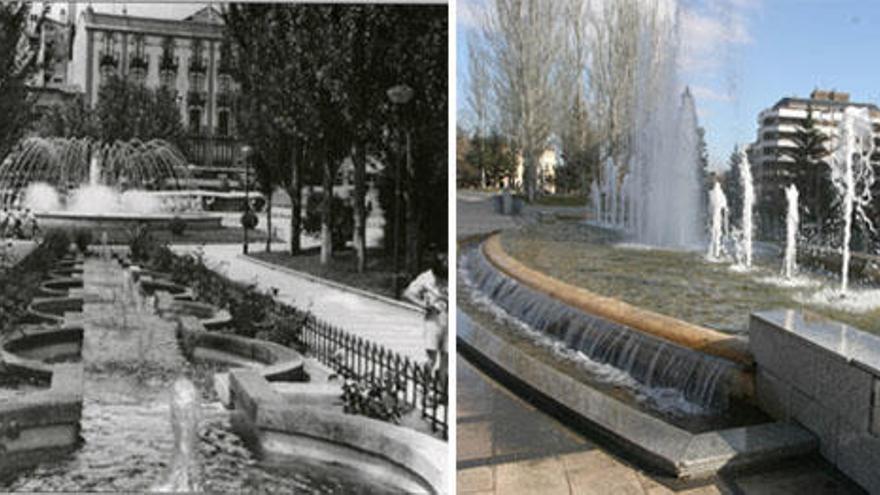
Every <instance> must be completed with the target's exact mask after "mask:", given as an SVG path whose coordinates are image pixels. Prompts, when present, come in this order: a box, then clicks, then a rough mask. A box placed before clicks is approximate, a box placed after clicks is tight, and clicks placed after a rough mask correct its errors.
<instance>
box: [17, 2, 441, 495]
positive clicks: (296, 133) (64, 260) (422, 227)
mask: <svg viewBox="0 0 880 495" xmlns="http://www.w3.org/2000/svg"><path fill="white" fill-rule="evenodd" d="M449 9H450V6H449V5H447V4H446V3H440V2H438V3H434V4H431V3H423V2H419V3H412V4H408V3H405V2H400V3H375V4H370V3H352V2H344V3H288V2H277V3H257V2H242V3H228V2H199V3H187V2H165V3H161V2H156V3H126V2H113V3H102V2H27V1H12V2H3V3H2V4H0V491H2V492H124V493H143V492H175V493H179V492H188V493H192V492H204V493H223V492H231V493H304V494H347V493H366V494H385V493H428V494H439V493H450V492H453V491H454V489H452V488H450V487H448V486H447V477H448V474H447V473H448V472H449V469H450V468H449V465H450V459H451V457H450V443H449V437H450V435H451V433H452V431H454V430H452V429H451V427H450V422H452V421H454V417H455V415H454V412H453V413H450V411H449V408H450V395H451V394H450V385H451V383H450V382H451V380H450V378H449V373H448V371H449V357H448V356H449V354H450V352H449V346H450V343H449V339H448V338H447V331H448V327H449V325H448V313H449V306H448V304H449V303H448V296H447V288H448V279H449V276H448V268H447V263H448V258H449V256H448V254H449V253H448V250H449V242H448V224H449V218H450V217H449V212H448V197H449V187H448V184H449V183H450V180H451V178H450V166H449V163H450V155H451V150H450V148H449V143H450V141H451V139H449V135H450V133H449V119H450V112H449V106H448V105H449V78H450V73H449V67H448V66H449V53H450V43H449V35H448V33H449V22H448V17H449ZM453 426H454V425H453Z"/></svg>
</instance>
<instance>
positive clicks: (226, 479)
mask: <svg viewBox="0 0 880 495" xmlns="http://www.w3.org/2000/svg"><path fill="white" fill-rule="evenodd" d="M83 271H84V273H83V279H84V284H83V287H84V291H85V292H86V293H87V294H89V297H88V298H87V302H86V303H85V304H84V305H83V314H82V320H81V322H82V325H83V327H84V330H85V331H84V342H83V351H82V352H83V356H82V360H83V361H84V363H85V387H84V390H85V397H84V402H83V413H82V421H81V425H82V430H81V433H80V434H81V437H82V439H83V443H82V445H80V446H79V448H77V449H76V450H75V451H73V452H71V453H70V454H67V455H65V456H64V457H62V458H60V459H59V458H51V459H49V458H47V461H46V462H45V463H43V464H40V465H38V466H36V467H34V468H31V469H26V470H23V471H20V472H18V473H17V474H16V475H15V477H13V478H11V479H7V480H3V482H2V484H0V489H2V490H3V491H36V492H51V491H65V492H82V491H89V492H90V491H107V492H146V491H148V490H150V491H152V490H154V489H157V488H163V487H162V486H158V485H157V483H160V482H162V481H166V480H169V479H168V474H169V472H175V473H176V472H179V471H176V470H175V469H174V468H175V467H179V466H181V465H188V467H190V468H193V467H197V471H198V475H199V476H200V477H201V488H202V489H203V490H204V491H206V492H208V493H216V492H246V493H249V492H268V493H312V494H323V493H353V492H358V493H377V494H378V493H388V492H389V491H392V492H393V491H394V490H395V488H394V487H389V486H388V485H387V484H386V483H387V481H386V480H380V479H377V478H374V477H373V475H372V474H369V473H362V472H358V471H355V470H353V469H351V468H349V467H340V466H333V465H321V466H318V467H316V466H315V465H314V464H312V465H305V464H303V463H300V462H286V463H280V462H278V460H277V459H276V460H273V461H266V462H264V461H262V460H261V459H259V458H258V457H256V456H255V455H253V454H252V453H251V451H250V450H249V448H248V447H247V446H246V445H245V443H244V442H243V441H242V440H241V439H239V437H238V436H237V435H236V433H234V429H233V427H232V424H231V421H232V418H231V413H230V411H228V410H226V408H225V407H223V406H222V405H221V404H220V402H219V401H218V400H217V398H216V396H215V393H214V391H213V389H212V387H211V386H210V382H211V378H212V376H213V374H214V373H215V372H217V371H222V368H218V367H214V366H211V365H207V364H192V363H190V362H188V361H187V360H186V359H185V358H184V357H183V355H182V354H181V352H180V350H179V346H178V342H177V337H176V334H175V331H176V325H175V323H174V322H172V321H170V320H166V319H164V318H163V317H161V316H160V315H158V314H157V313H156V312H155V311H154V310H153V308H152V307H151V305H144V304H141V302H140V300H139V299H138V297H136V296H135V293H136V292H137V291H136V290H135V291H134V293H133V292H132V291H131V290H127V289H126V287H127V286H128V285H129V281H130V278H129V277H128V276H127V275H126V272H124V271H122V270H121V269H120V267H119V266H118V265H117V264H115V262H110V261H106V260H101V259H99V258H89V259H88V260H87V261H86V263H85V266H84V270H83ZM182 377H183V378H182ZM186 379H188V380H189V381H191V382H193V383H194V384H195V385H196V386H195V388H192V386H191V384H187V381H186ZM172 415H173V416H174V418H175V419H174V420H173V421H169V417H171V416H172ZM196 418H198V421H195V420H196ZM194 424H197V427H194ZM175 429H177V430H178V431H177V432H175ZM189 473H190V474H192V470H190V471H189ZM177 479H179V478H177ZM193 480H194V481H197V482H198V480H197V479H193ZM169 481H170V480H169ZM188 484H189V486H196V485H193V484H191V483H188ZM168 486H170V487H171V488H175V487H176V488H177V489H176V490H174V491H180V486H181V485H180V484H178V485H174V486H171V485H168Z"/></svg>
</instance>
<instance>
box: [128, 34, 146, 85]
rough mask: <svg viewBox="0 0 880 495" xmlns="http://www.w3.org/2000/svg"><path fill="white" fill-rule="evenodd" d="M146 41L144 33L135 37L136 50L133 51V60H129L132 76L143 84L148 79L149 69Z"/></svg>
mask: <svg viewBox="0 0 880 495" xmlns="http://www.w3.org/2000/svg"><path fill="white" fill-rule="evenodd" d="M145 45H146V42H145V40H144V35H142V34H138V35H135V37H134V50H133V51H132V56H131V62H129V70H130V72H131V76H132V78H133V79H134V80H135V81H137V82H139V83H141V84H143V83H144V82H145V81H146V79H147V72H148V71H149V67H150V66H149V61H148V59H147V55H146V46H145Z"/></svg>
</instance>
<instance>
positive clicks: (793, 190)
mask: <svg viewBox="0 0 880 495" xmlns="http://www.w3.org/2000/svg"><path fill="white" fill-rule="evenodd" d="M785 199H786V202H787V203H788V210H787V212H786V215H785V258H784V260H783V262H782V276H784V277H785V278H786V279H787V280H791V279H792V278H793V277H794V274H795V272H796V271H797V233H798V224H799V223H800V215H799V214H798V190H797V187H795V185H794V184H791V185H790V186H788V187H787V188H785Z"/></svg>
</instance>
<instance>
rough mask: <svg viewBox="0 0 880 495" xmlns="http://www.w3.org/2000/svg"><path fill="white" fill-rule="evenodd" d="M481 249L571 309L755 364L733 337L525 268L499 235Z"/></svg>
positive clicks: (515, 276) (508, 271)
mask: <svg viewBox="0 0 880 495" xmlns="http://www.w3.org/2000/svg"><path fill="white" fill-rule="evenodd" d="M482 249H483V253H484V255H485V256H486V258H487V259H488V260H489V261H490V262H491V263H492V264H493V265H494V266H495V267H496V268H498V269H499V270H501V271H502V272H504V273H505V274H506V275H508V276H510V277H511V278H513V279H515V280H517V281H519V282H520V283H522V284H524V285H526V286H528V287H530V288H532V289H534V290H536V291H539V292H542V293H544V294H547V295H548V296H550V297H553V298H555V299H558V300H560V301H562V302H564V303H566V304H568V305H569V306H572V307H574V308H577V309H580V310H581V311H585V312H587V313H589V314H592V315H595V316H599V317H601V318H605V319H607V320H609V321H613V322H616V323H619V324H621V325H625V326H627V327H629V328H632V329H634V330H638V331H641V332H644V333H648V334H651V335H654V336H656V337H660V338H662V339H666V340H668V341H670V342H674V343H676V344H678V345H681V346H684V347H687V348H689V349H693V350H695V351H699V352H703V353H706V354H711V355H713V356H717V357H720V358H724V359H728V360H730V361H734V362H737V363H740V364H744V365H747V366H751V365H753V364H754V359H753V358H752V355H751V353H749V351H748V347H747V346H748V344H747V343H744V342H742V341H741V340H739V339H736V338H734V337H732V336H730V335H727V334H724V333H721V332H718V331H715V330H711V329H708V328H705V327H701V326H699V325H694V324H692V323H688V322H685V321H682V320H678V319H676V318H672V317H669V316H666V315H662V314H659V313H655V312H653V311H649V310H646V309H642V308H639V307H637V306H633V305H631V304H627V303H625V302H623V301H620V300H618V299H614V298H610V297H605V296H600V295H598V294H595V293H593V292H590V291H588V290H586V289H583V288H581V287H577V286H574V285H571V284H567V283H565V282H563V281H561V280H558V279H556V278H553V277H551V276H549V275H546V274H544V273H541V272H539V271H537V270H534V269H532V268H529V267H527V266H525V265H524V264H522V263H521V262H519V261H518V260H516V259H515V258H513V257H512V256H510V255H509V254H507V253H506V252H505V251H504V248H503V247H502V246H501V240H500V238H499V236H498V235H497V234H496V235H493V236H491V237H489V239H487V240H486V242H484V243H483V247H482Z"/></svg>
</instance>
